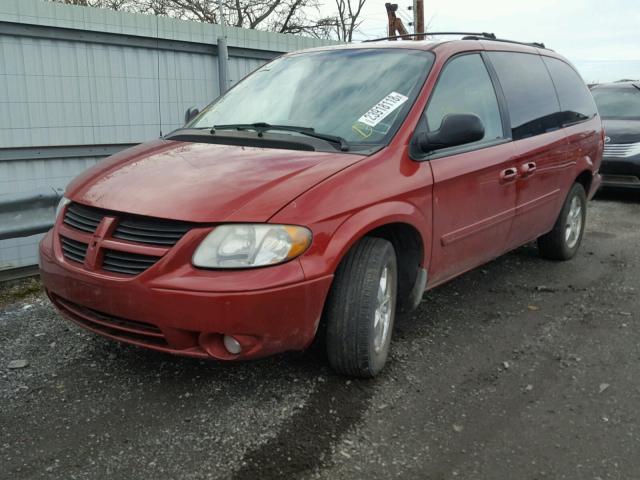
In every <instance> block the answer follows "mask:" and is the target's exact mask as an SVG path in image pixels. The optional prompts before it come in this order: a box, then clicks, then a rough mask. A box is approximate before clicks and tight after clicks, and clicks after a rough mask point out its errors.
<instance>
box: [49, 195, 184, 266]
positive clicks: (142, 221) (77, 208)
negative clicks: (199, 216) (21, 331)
mask: <svg viewBox="0 0 640 480" xmlns="http://www.w3.org/2000/svg"><path fill="white" fill-rule="evenodd" d="M107 216H108V217H110V218H113V219H114V221H115V228H114V229H113V232H112V233H111V235H110V237H107V238H108V239H109V238H111V239H118V240H123V242H121V243H120V246H119V247H115V248H117V250H115V249H105V250H104V251H103V252H104V255H103V256H102V257H103V261H102V265H101V266H100V265H98V268H102V270H106V271H108V272H115V273H120V274H125V275H138V274H140V273H142V272H144V271H145V270H146V269H147V268H149V267H151V266H152V265H153V264H155V263H156V262H157V261H158V260H159V259H160V258H161V256H162V254H163V253H164V252H166V250H167V249H169V248H171V247H173V246H174V245H175V244H176V243H178V241H179V240H180V239H181V238H182V237H183V236H184V235H185V234H186V233H187V232H188V231H189V230H190V229H191V228H192V227H193V226H194V224H192V223H188V222H181V221H177V220H167V219H163V218H153V217H144V216H141V215H132V214H129V213H120V212H112V211H110V210H103V209H101V208H95V207H88V206H86V205H81V204H78V203H71V204H69V206H68V207H67V209H66V211H65V214H64V218H63V223H64V225H65V226H66V227H67V228H69V229H73V230H76V231H78V233H79V235H75V234H74V235H72V234H71V232H69V230H66V232H67V236H66V237H65V236H63V235H64V232H65V230H64V229H63V231H62V232H61V234H63V235H61V236H60V243H61V245H62V250H63V252H64V256H65V258H66V259H67V260H70V261H72V262H77V263H83V262H84V259H85V257H86V254H87V248H88V244H89V243H90V242H91V235H93V234H95V233H96V231H97V229H98V226H99V225H100V223H101V222H102V220H103V219H104V218H105V217H107ZM70 236H73V237H74V238H78V239H79V240H83V239H84V237H87V238H86V242H82V241H78V240H71V239H70V238H68V237H70ZM129 242H131V243H137V244H143V245H150V246H155V247H161V248H162V249H163V251H160V252H159V254H158V255H157V256H156V255H142V254H138V253H131V252H129V251H127V250H130V249H131V246H130V245H129ZM110 246H111V247H113V243H112V245H110ZM152 253H156V252H152Z"/></svg>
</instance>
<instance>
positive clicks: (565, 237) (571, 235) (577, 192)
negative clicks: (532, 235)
mask: <svg viewBox="0 0 640 480" xmlns="http://www.w3.org/2000/svg"><path fill="white" fill-rule="evenodd" d="M586 220H587V195H586V193H585V191H584V187H583V186H582V185H580V184H579V183H574V184H573V187H571V190H570V191H569V195H567V198H566V200H565V202H564V205H563V206H562V210H561V211H560V215H559V216H558V219H557V220H556V223H555V225H554V227H553V230H551V231H550V232H549V233H547V234H546V235H543V236H541V237H540V238H538V248H539V249H540V254H541V255H542V256H543V257H545V258H549V259H551V260H569V259H571V258H573V257H574V255H575V254H576V252H577V251H578V249H579V248H580V244H581V243H582V236H583V235H584V227H585V224H586Z"/></svg>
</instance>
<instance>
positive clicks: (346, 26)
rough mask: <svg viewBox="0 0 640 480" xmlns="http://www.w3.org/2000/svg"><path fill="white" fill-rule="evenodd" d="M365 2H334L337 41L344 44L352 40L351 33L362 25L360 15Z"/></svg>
mask: <svg viewBox="0 0 640 480" xmlns="http://www.w3.org/2000/svg"><path fill="white" fill-rule="evenodd" d="M366 2H367V0H336V6H337V7H338V17H337V34H338V40H344V41H346V42H351V41H352V40H353V33H354V32H355V31H356V29H357V28H358V27H359V26H360V24H361V23H362V21H361V20H360V14H361V13H362V7H364V4H365V3H366Z"/></svg>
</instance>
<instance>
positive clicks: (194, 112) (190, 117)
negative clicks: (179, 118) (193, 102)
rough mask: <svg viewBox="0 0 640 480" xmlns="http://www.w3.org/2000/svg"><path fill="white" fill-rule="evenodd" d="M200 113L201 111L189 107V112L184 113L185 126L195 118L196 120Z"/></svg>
mask: <svg viewBox="0 0 640 480" xmlns="http://www.w3.org/2000/svg"><path fill="white" fill-rule="evenodd" d="M199 113H200V110H198V109H197V108H195V107H189V108H187V111H186V112H184V124H185V125H186V124H187V123H189V122H190V121H191V120H193V119H194V118H196V117H197V116H198V114H199Z"/></svg>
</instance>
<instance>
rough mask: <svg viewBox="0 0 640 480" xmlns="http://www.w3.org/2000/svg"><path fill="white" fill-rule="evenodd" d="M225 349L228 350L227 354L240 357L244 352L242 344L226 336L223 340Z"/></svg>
mask: <svg viewBox="0 0 640 480" xmlns="http://www.w3.org/2000/svg"><path fill="white" fill-rule="evenodd" d="M223 343H224V348H226V349H227V352H229V353H231V354H233V355H238V354H239V353H240V352H241V351H242V345H240V342H238V340H236V339H235V338H233V337H232V336H231V335H225V336H224V338H223Z"/></svg>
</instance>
